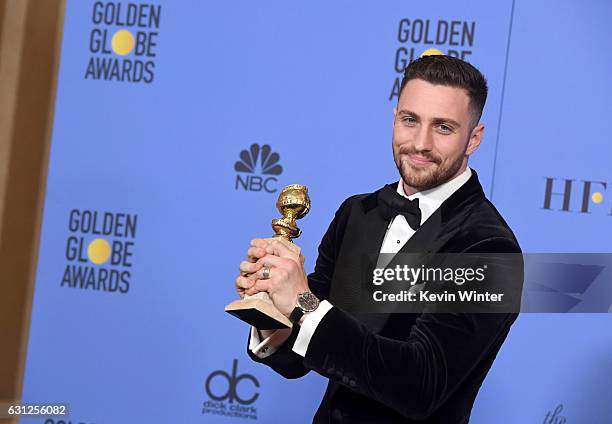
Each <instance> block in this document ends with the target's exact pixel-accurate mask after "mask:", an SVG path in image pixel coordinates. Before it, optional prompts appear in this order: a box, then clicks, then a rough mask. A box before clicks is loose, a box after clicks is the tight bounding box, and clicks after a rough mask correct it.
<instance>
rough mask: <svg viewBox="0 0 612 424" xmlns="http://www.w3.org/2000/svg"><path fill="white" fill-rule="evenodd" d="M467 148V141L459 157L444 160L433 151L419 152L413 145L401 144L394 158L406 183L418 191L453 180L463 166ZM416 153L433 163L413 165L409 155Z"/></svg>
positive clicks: (394, 153)
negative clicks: (403, 145) (405, 145)
mask: <svg viewBox="0 0 612 424" xmlns="http://www.w3.org/2000/svg"><path fill="white" fill-rule="evenodd" d="M466 150H467V143H466V146H465V149H464V150H463V152H462V153H461V155H459V156H458V157H457V159H454V160H447V161H444V160H442V158H441V157H439V156H437V155H435V154H433V153H432V152H419V151H417V150H415V149H414V148H412V147H405V148H404V147H402V146H400V148H399V150H398V152H397V153H396V152H395V149H394V150H393V159H394V160H395V166H397V170H398V171H399V173H400V175H401V177H402V180H404V183H405V184H406V185H408V186H410V187H413V188H414V189H416V190H417V191H425V190H429V189H431V188H434V187H437V186H439V185H440V184H444V183H445V182H447V181H449V180H451V179H452V178H453V177H454V176H455V174H456V173H457V171H459V169H460V168H461V165H462V164H463V158H464V154H465V151H466ZM415 154H418V155H419V156H421V157H423V158H425V159H427V160H429V161H431V162H432V164H430V165H428V166H423V167H420V166H415V165H413V164H412V163H411V162H410V159H408V157H407V156H408V155H415Z"/></svg>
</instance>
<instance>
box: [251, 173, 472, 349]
mask: <svg viewBox="0 0 612 424" xmlns="http://www.w3.org/2000/svg"><path fill="white" fill-rule="evenodd" d="M471 175H472V170H471V169H470V167H469V166H468V167H466V169H465V171H463V172H462V173H461V174H459V175H457V176H456V177H455V178H453V179H452V180H450V181H447V182H445V183H444V184H441V185H439V186H437V187H434V188H432V189H429V190H425V191H420V192H418V193H415V194H412V195H410V196H407V195H406V193H404V187H403V184H402V180H400V181H399V184H398V185H397V192H398V193H399V194H401V195H402V196H404V197H406V198H408V199H410V200H413V199H419V209H420V210H421V225H423V224H424V223H425V221H427V220H428V219H429V217H430V216H431V215H433V213H434V212H435V211H436V210H437V209H438V208H439V207H440V205H441V204H442V203H443V202H444V201H445V200H446V199H448V198H449V197H450V196H451V194H453V193H454V192H455V191H457V190H458V189H459V187H461V186H462V185H463V184H465V183H466V182H467V180H469V179H470V176H471ZM414 233H415V231H414V230H413V229H412V227H410V225H408V221H406V218H405V217H404V216H403V215H397V216H396V217H395V218H393V220H392V221H391V222H390V223H389V226H388V227H387V232H386V234H385V238H384V239H383V242H382V246H381V248H380V253H393V254H395V253H397V252H399V251H400V249H401V248H402V247H403V246H404V245H405V244H406V242H407V241H408V240H410V238H411V237H412V235H413V234H414ZM392 257H393V256H392V255H382V256H379V257H378V262H377V265H376V266H377V268H383V267H385V266H386V265H387V264H388V261H390V260H391V259H392ZM383 258H385V259H383ZM385 260H387V263H383V262H384V261H385ZM332 306H333V305H332V304H331V303H330V302H328V301H327V300H322V301H321V303H320V304H319V307H318V308H317V309H316V310H315V311H313V312H310V313H308V314H306V316H305V317H304V320H303V322H302V325H301V327H300V331H299V332H298V336H297V338H296V340H295V342H294V343H293V347H292V350H293V351H294V352H295V353H297V354H298V355H301V356H304V357H305V356H306V351H307V350H308V344H309V343H310V339H311V338H312V335H313V334H314V332H315V331H316V329H317V326H318V325H319V323H320V322H321V320H322V319H323V317H324V316H325V314H326V313H327V312H328V311H329V310H330V309H331V308H332ZM289 331H290V330H277V332H275V333H274V334H272V335H271V336H269V337H267V338H266V339H264V340H263V341H261V340H260V339H259V336H258V334H257V331H256V329H255V328H254V327H253V328H251V337H250V340H249V349H250V350H251V351H252V352H253V353H255V354H256V355H257V356H259V357H260V358H265V357H266V356H268V355H271V354H273V353H274V352H275V351H276V349H277V347H278V346H279V345H280V344H281V343H283V342H284V340H285V339H286V337H285V336H283V334H282V333H283V332H285V333H286V332H289Z"/></svg>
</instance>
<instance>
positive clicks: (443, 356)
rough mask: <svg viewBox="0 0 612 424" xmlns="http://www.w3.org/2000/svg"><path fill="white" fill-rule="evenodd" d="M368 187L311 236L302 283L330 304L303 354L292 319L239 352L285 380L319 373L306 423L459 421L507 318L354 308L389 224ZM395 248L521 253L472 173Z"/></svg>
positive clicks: (510, 318) (512, 279) (517, 280)
mask: <svg viewBox="0 0 612 424" xmlns="http://www.w3.org/2000/svg"><path fill="white" fill-rule="evenodd" d="M377 193H378V192H374V193H371V194H363V195H356V196H352V197H350V198H348V199H346V200H345V201H344V202H343V203H342V205H341V206H340V208H339V209H338V211H337V212H336V215H335V217H334V219H333V221H332V222H331V224H330V226H329V228H328V230H327V232H326V233H325V236H324V237H323V239H322V241H321V244H320V246H319V256H318V258H317V261H316V265H315V270H314V272H313V273H312V274H310V275H309V276H308V280H309V285H310V288H311V290H312V291H313V293H314V294H315V295H317V297H319V298H320V299H328V300H329V302H330V303H331V304H332V305H334V307H333V308H332V309H331V310H329V312H327V314H326V315H325V317H324V318H323V320H322V321H321V322H320V323H319V326H318V327H317V329H316V331H315V332H314V334H313V336H312V338H311V340H310V344H309V346H308V351H307V352H306V357H302V356H300V355H298V354H296V353H295V352H293V351H292V349H291V348H292V346H293V343H294V341H295V339H296V337H297V333H298V331H299V326H294V328H293V331H292V333H291V336H290V337H289V339H288V340H287V341H286V342H285V343H284V344H283V345H282V346H281V347H279V349H278V350H277V351H276V352H275V353H273V354H271V355H269V356H268V357H266V358H263V359H260V358H258V357H257V356H255V355H253V354H252V352H250V351H249V350H248V348H247V352H248V354H249V356H250V357H251V358H252V359H253V360H254V361H257V362H261V363H264V364H266V365H268V366H270V367H271V368H272V369H274V370H275V371H276V372H278V373H279V374H281V375H282V376H284V377H286V378H299V377H301V376H303V375H305V374H306V373H308V372H309V371H310V370H314V371H316V372H317V373H319V374H321V375H323V376H325V377H327V378H328V379H329V383H328V386H327V390H326V392H325V395H324V397H323V399H322V401H321V404H320V406H319V409H318V411H317V412H316V414H315V416H314V419H313V422H314V423H445V424H459V423H467V422H468V420H469V417H470V412H471V409H472V405H473V403H474V399H475V397H476V394H477V393H478V390H479V388H480V386H481V384H482V382H483V380H484V378H485V376H486V374H487V372H488V370H489V368H490V367H491V364H492V363H493V360H494V359H495V356H496V354H497V352H498V350H499V348H500V347H501V345H502V343H503V341H504V340H505V338H506V336H507V334H508V331H509V329H510V326H511V325H512V323H513V322H514V320H515V319H516V316H517V315H516V314H514V313H495V314H468V313H461V314H453V313H422V314H407V313H402V314H399V313H393V314H367V313H363V312H362V311H359V310H358V307H357V304H358V302H357V300H356V299H357V297H358V296H360V295H361V294H360V284H359V282H358V280H359V279H360V278H362V274H361V269H362V264H361V261H362V260H363V254H364V253H368V254H371V253H376V252H378V251H379V250H380V247H381V245H382V241H383V238H384V235H385V233H386V231H387V227H388V224H389V223H388V222H387V221H385V220H384V219H383V218H382V216H381V214H380V211H379V210H378V200H377ZM401 252H407V253H408V252H432V253H433V252H441V253H443V252H455V253H460V252H466V253H468V252H472V253H520V252H521V250H520V247H519V244H518V242H517V240H516V238H515V237H514V234H513V233H512V231H511V230H510V228H509V227H508V225H507V224H506V222H505V221H504V219H503V218H502V217H501V215H500V214H499V213H498V212H497V210H496V209H495V207H494V206H493V204H491V202H489V201H488V200H487V199H486V198H485V195H484V192H483V190H482V186H481V185H480V183H479V181H478V176H477V174H476V172H475V171H473V170H472V175H471V177H470V179H469V180H468V181H467V182H466V183H465V184H464V185H463V186H461V187H460V188H459V189H458V190H457V191H456V192H455V193H453V194H452V195H451V196H450V197H449V198H448V199H447V200H446V201H445V202H444V203H443V204H442V205H441V206H440V208H439V209H438V210H437V211H436V212H435V213H434V214H433V215H432V216H431V217H430V218H429V219H428V220H427V221H426V222H425V223H424V224H423V225H422V226H421V227H420V228H419V229H418V230H417V231H416V233H415V234H414V235H413V236H412V238H411V239H410V240H409V241H408V242H407V243H406V244H405V245H404V246H403V248H402V249H401V250H400V253H401ZM522 279H523V276H522V274H521V275H516V276H509V278H508V281H507V282H504V284H519V285H521V284H522V282H523V281H522ZM300 421H301V420H300Z"/></svg>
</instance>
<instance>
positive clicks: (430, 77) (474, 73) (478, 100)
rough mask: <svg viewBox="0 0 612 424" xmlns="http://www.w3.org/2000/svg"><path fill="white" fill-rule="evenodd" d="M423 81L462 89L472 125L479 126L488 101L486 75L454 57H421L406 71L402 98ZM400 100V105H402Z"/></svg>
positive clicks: (411, 63) (401, 88)
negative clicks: (411, 86) (408, 88)
mask: <svg viewBox="0 0 612 424" xmlns="http://www.w3.org/2000/svg"><path fill="white" fill-rule="evenodd" d="M413 79H422V80H424V81H427V82H429V83H430V84H435V85H446V86H449V87H458V88H463V89H465V90H466V91H467V94H468V96H469V98H470V108H471V109H472V116H473V117H474V120H473V121H472V122H473V124H474V125H476V124H478V121H479V120H480V117H481V116H482V110H483V108H484V105H485V102H486V101H487V91H488V89H487V80H486V79H485V77H484V75H482V73H481V72H480V71H479V70H478V69H476V68H475V67H474V66H473V65H471V64H469V63H468V62H466V61H464V60H461V59H458V58H456V57H453V56H446V55H431V56H421V57H419V58H418V59H415V60H413V61H412V62H410V64H409V65H408V66H406V69H404V78H403V79H402V83H401V85H400V94H399V96H401V95H402V91H403V90H404V87H405V86H406V84H407V83H408V81H410V80H413ZM399 96H398V101H399Z"/></svg>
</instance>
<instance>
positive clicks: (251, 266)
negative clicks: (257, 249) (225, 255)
mask: <svg viewBox="0 0 612 424" xmlns="http://www.w3.org/2000/svg"><path fill="white" fill-rule="evenodd" d="M262 267H263V264H261V263H258V262H248V261H242V262H240V274H242V275H243V276H246V275H247V274H252V273H254V272H257V271H259V270H260V269H261V268H262Z"/></svg>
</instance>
